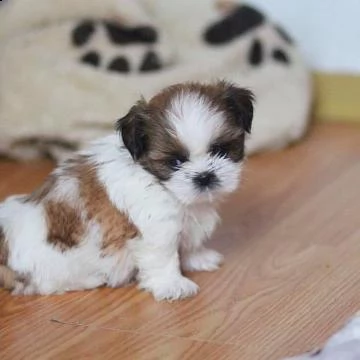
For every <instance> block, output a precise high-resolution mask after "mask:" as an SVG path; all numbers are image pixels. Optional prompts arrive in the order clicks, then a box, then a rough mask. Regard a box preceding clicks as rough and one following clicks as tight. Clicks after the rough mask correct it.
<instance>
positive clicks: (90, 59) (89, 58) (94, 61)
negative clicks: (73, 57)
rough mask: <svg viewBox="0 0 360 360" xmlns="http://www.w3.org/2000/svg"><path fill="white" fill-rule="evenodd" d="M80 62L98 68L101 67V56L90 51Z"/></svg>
mask: <svg viewBox="0 0 360 360" xmlns="http://www.w3.org/2000/svg"><path fill="white" fill-rule="evenodd" d="M80 61H81V62H82V63H84V64H87V65H91V66H94V67H98V66H99V65H100V55H99V53H98V52H96V51H89V52H88V53H86V54H84V55H83V56H82V57H81V59H80Z"/></svg>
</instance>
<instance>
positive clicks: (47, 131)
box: [0, 0, 311, 159]
mask: <svg viewBox="0 0 360 360" xmlns="http://www.w3.org/2000/svg"><path fill="white" fill-rule="evenodd" d="M219 78H223V79H227V80H231V81H233V82H235V83H238V84H240V85H241V86H245V87H248V88H250V89H251V90H252V91H254V93H255V95H256V98H257V103H256V112H255V118H254V122H253V132H252V136H251V137H250V138H249V139H248V140H247V151H248V153H249V154H251V153H254V152H258V151H261V150H266V149H273V148H280V147H283V146H286V145H287V144H289V143H290V142H293V141H296V140H297V139H299V138H300V137H301V136H302V135H303V134H304V131H305V130H306V126H307V122H308V121H307V120H308V116H309V108H310V104H311V82H310V77H309V72H308V70H307V68H306V66H305V65H304V63H303V60H302V58H301V56H300V55H299V53H298V50H297V48H296V45H295V44H294V43H293V41H292V40H291V38H290V37H289V36H288V35H287V34H286V32H285V31H284V30H283V29H281V28H280V27H279V26H277V25H276V24H274V23H272V22H271V21H270V20H268V19H267V18H266V17H265V15H264V14H262V13H261V12H259V11H258V10H257V9H255V8H253V7H251V6H249V5H246V4H244V3H242V2H241V3H240V2H239V1H236V0H225V1H224V0H196V1H194V0H171V1H169V0H92V1H86V0H61V1H55V2H51V1H49V0H5V1H2V2H1V5H0V154H2V155H5V156H10V157H13V158H20V159H28V158H37V157H43V156H50V157H52V158H55V159H60V158H62V157H64V156H66V155H67V153H68V152H69V151H72V150H74V149H76V148H78V147H79V146H81V145H82V144H83V143H84V142H85V141H88V140H90V139H93V138H95V137H98V136H101V135H102V134H105V133H108V132H109V131H111V129H112V126H113V123H114V122H115V120H116V119H117V118H119V117H121V116H122V115H124V114H125V113H126V112H127V110H128V109H129V107H130V106H131V105H132V104H133V103H134V102H135V101H136V100H138V98H139V97H140V96H141V95H143V96H145V98H147V97H149V96H151V95H153V94H154V93H155V92H157V91H158V90H160V89H161V88H163V87H165V86H168V85H170V84H173V83H176V82H181V81H187V80H191V81H197V80H199V81H211V80H212V79H219Z"/></svg>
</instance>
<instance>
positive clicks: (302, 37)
mask: <svg viewBox="0 0 360 360" xmlns="http://www.w3.org/2000/svg"><path fill="white" fill-rule="evenodd" d="M246 2H248V3H252V4H254V5H257V6H258V7H259V8H260V9H263V10H265V11H266V12H267V13H268V14H269V15H270V17H271V18H272V19H274V20H275V21H277V22H279V23H280V24H282V25H283V26H284V27H285V28H286V29H288V32H289V33H290V34H291V35H292V37H293V38H294V39H296V41H297V43H298V44H299V46H300V48H301V50H302V53H303V54H304V56H305V58H306V60H307V61H308V63H309V64H310V65H311V66H312V67H313V68H314V69H315V70H319V71H326V72H342V73H356V74H358V75H360V0H341V1H339V0H247V1H246Z"/></svg>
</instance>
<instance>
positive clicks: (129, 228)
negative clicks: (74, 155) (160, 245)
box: [69, 159, 138, 255]
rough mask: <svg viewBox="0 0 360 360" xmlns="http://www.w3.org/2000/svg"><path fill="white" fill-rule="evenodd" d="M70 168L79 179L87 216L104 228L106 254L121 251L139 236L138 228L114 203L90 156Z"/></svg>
mask: <svg viewBox="0 0 360 360" xmlns="http://www.w3.org/2000/svg"><path fill="white" fill-rule="evenodd" d="M69 171H70V172H71V173H72V175H73V176H76V177H77V178H78V180H79V195H80V199H81V202H82V205H83V206H84V209H85V211H86V216H87V219H88V220H89V221H91V220H94V221H96V223H97V224H99V226H100V227H101V230H102V233H103V237H102V250H103V254H104V255H110V254H113V253H115V252H117V251H119V250H120V249H121V248H122V247H123V246H124V244H125V242H126V241H127V240H130V239H132V238H134V237H136V236H137V235H138V230H137V228H136V227H135V226H134V225H133V224H132V223H131V222H130V221H129V218H128V217H127V216H126V215H125V214H124V213H122V212H120V211H119V210H118V209H117V208H116V207H115V206H114V205H113V204H112V203H111V201H110V199H109V197H108V195H107V193H106V191H105V189H104V187H103V186H102V184H101V183H100V182H99V180H98V178H97V175H96V171H95V169H94V167H93V166H91V165H90V164H89V163H88V162H87V160H86V159H80V160H79V161H78V163H77V164H72V165H71V166H70V167H69Z"/></svg>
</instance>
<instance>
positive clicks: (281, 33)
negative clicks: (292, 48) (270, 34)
mask: <svg viewBox="0 0 360 360" xmlns="http://www.w3.org/2000/svg"><path fill="white" fill-rule="evenodd" d="M275 30H276V31H277V33H278V34H279V36H280V37H281V38H282V39H283V40H284V41H286V42H287V43H288V44H290V45H291V44H293V43H294V41H293V39H292V38H291V37H290V35H289V34H288V33H287V32H286V31H285V30H284V29H283V28H282V27H281V26H280V25H276V26H275Z"/></svg>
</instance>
